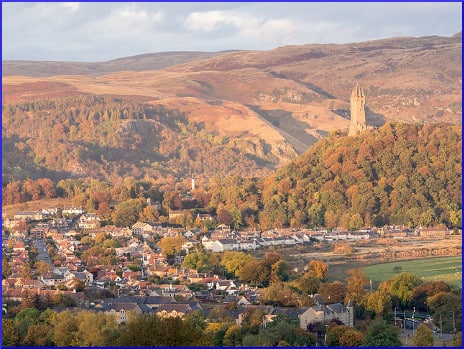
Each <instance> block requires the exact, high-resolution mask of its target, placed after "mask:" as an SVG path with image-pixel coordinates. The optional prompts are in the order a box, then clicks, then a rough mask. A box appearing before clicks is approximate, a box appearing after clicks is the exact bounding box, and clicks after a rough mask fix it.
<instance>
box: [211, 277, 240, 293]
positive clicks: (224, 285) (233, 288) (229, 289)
mask: <svg viewBox="0 0 464 349" xmlns="http://www.w3.org/2000/svg"><path fill="white" fill-rule="evenodd" d="M215 287H216V290H218V291H225V292H226V293H227V294H228V295H232V296H235V295H237V294H238V288H237V285H235V283H234V281H233V280H218V281H216V285H215Z"/></svg>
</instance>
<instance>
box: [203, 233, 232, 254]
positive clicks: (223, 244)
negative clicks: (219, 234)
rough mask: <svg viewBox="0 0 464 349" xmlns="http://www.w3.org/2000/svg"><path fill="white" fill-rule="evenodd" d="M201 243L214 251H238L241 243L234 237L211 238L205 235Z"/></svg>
mask: <svg viewBox="0 0 464 349" xmlns="http://www.w3.org/2000/svg"><path fill="white" fill-rule="evenodd" d="M201 244H202V245H203V247H204V248H205V249H206V250H209V251H213V252H224V251H229V250H235V251H238V250H239V249H240V243H239V242H238V241H235V240H232V239H217V240H210V239H208V238H207V237H206V236H204V237H203V238H202V240H201Z"/></svg>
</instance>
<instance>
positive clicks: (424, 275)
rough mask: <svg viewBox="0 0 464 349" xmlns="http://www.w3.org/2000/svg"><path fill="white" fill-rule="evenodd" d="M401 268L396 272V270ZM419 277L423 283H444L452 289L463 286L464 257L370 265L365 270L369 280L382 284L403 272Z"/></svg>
mask: <svg viewBox="0 0 464 349" xmlns="http://www.w3.org/2000/svg"><path fill="white" fill-rule="evenodd" d="M395 267H398V268H397V269H399V268H401V270H399V271H398V270H397V271H395V270H394V268H395ZM403 271H405V272H408V273H411V274H413V275H416V276H418V277H419V278H421V279H422V280H423V281H444V282H446V283H447V284H449V285H450V286H451V287H461V286H462V256H455V257H434V258H423V259H415V260H410V261H398V262H391V263H382V264H375V265H370V266H368V267H365V268H364V272H365V273H366V275H367V277H368V279H371V280H372V281H374V282H382V281H385V280H388V279H391V278H392V277H394V276H395V275H397V274H398V273H401V272H403Z"/></svg>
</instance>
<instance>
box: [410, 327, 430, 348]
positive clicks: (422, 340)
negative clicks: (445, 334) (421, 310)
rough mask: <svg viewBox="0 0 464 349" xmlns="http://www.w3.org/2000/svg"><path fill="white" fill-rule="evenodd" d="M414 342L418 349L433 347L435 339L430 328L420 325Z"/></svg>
mask: <svg viewBox="0 0 464 349" xmlns="http://www.w3.org/2000/svg"><path fill="white" fill-rule="evenodd" d="M412 342H413V343H414V345H415V346H416V347H433V343H434V339H433V333H432V330H431V329H430V328H428V327H427V326H426V325H424V324H419V326H417V329H416V331H415V333H414V337H412Z"/></svg>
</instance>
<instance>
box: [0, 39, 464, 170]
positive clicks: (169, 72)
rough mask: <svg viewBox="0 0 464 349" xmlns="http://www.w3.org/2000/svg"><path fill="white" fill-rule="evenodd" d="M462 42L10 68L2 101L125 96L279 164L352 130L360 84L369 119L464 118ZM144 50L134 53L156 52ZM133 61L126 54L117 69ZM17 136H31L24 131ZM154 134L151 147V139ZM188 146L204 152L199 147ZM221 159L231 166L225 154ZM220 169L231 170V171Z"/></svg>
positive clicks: (380, 43) (395, 42)
mask: <svg viewBox="0 0 464 349" xmlns="http://www.w3.org/2000/svg"><path fill="white" fill-rule="evenodd" d="M461 39H462V35H460V34H459V33H458V34H456V35H455V36H453V37H439V36H432V37H423V38H388V39H381V40H373V41H369V42H362V43H350V44H307V45H292V46H285V47H279V48H276V49H273V50H269V51H231V52H229V51H226V52H222V53H220V54H219V53H217V54H216V55H215V53H210V54H209V55H210V56H208V57H206V58H201V59H192V57H193V58H198V57H199V56H195V57H194V56H188V55H185V54H184V53H185V52H181V53H180V56H181V58H182V59H187V58H188V57H190V58H188V59H189V60H188V61H183V62H182V63H179V64H174V63H175V62H174V60H171V63H173V64H174V65H169V66H165V67H163V68H162V69H158V70H141V71H134V70H117V71H114V72H111V73H107V74H103V75H99V76H91V75H88V76H87V75H72V74H71V73H72V71H67V73H69V74H71V75H54V76H48V77H27V76H8V75H4V76H3V79H2V87H3V89H2V102H3V108H4V111H5V108H13V109H15V108H20V109H21V108H24V106H23V104H24V103H26V104H27V103H37V102H38V101H43V100H47V99H48V100H52V101H53V100H56V99H60V98H61V99H66V98H74V97H79V96H80V97H82V96H100V97H112V98H119V99H123V100H125V101H128V102H130V104H131V105H133V106H131V108H136V109H137V108H139V109H145V108H148V109H150V108H151V107H154V108H159V109H160V110H164V111H166V112H167V113H168V114H173V113H174V114H176V115H182V116H183V117H185V120H184V119H182V122H183V123H185V125H187V126H188V125H189V124H190V125H196V126H195V127H196V131H195V132H198V134H200V133H201V134H202V135H203V136H202V137H210V139H209V140H208V142H212V143H214V142H218V143H221V142H223V144H222V146H227V147H230V149H229V150H231V149H234V150H233V151H234V152H238V153H241V152H243V153H241V155H240V156H245V157H248V158H249V159H252V161H255V160H258V159H259V160H258V161H257V162H255V164H260V163H261V164H265V166H264V167H263V168H262V170H264V169H265V168H267V169H266V170H272V169H275V168H278V167H280V166H282V165H283V164H285V163H286V162H288V161H290V160H292V159H294V158H295V156H297V155H298V154H301V153H303V152H304V151H305V150H306V149H307V148H308V147H310V146H312V145H313V144H315V143H316V142H317V141H318V140H320V139H323V138H325V137H327V136H328V135H329V134H330V133H331V132H334V131H337V130H347V129H348V127H349V115H350V111H349V108H350V105H349V96H350V93H351V90H352V88H353V86H354V85H355V84H356V83H359V84H360V85H361V86H362V88H363V89H364V92H365V94H366V96H367V97H366V119H367V123H368V125H369V126H374V127H381V126H382V125H384V124H385V123H388V122H403V123H419V124H423V123H426V124H427V123H437V122H440V123H443V122H444V123H451V124H461V116H462V78H461V76H462V66H461V62H462V50H461V49H462V42H461V41H462V40H461ZM200 54H201V53H200ZM211 55H213V56H211ZM134 57H136V58H134ZM134 57H132V58H130V57H129V58H130V59H132V60H134V61H137V60H143V59H145V58H149V57H151V58H150V59H154V58H153V57H155V56H153V55H152V54H148V56H146V55H145V56H144V55H139V56H134ZM137 57H138V58H137ZM160 57H166V56H163V55H162V54H161V55H160V56H158V58H160ZM127 59H128V58H126V59H122V61H118V60H116V65H113V68H114V67H116V66H117V64H118V62H119V63H121V62H126V63H127V62H128V60H127ZM160 59H161V58H160ZM163 59H164V58H163ZM114 61H115V60H113V61H112V62H113V63H112V64H115V63H114ZM133 64H135V65H137V64H138V63H137V62H136V63H133ZM127 67H128V64H126V66H125V68H127ZM138 68H140V69H141V68H142V65H139V66H138ZM79 69H80V68H79ZM18 105H19V107H18ZM98 108H100V107H98ZM98 108H97V109H98ZM90 110H91V108H90ZM43 112H47V111H46V110H45V111H43ZM48 112H51V111H48ZM65 112H66V110H65ZM91 113H93V111H92V110H91ZM91 115H94V114H91ZM16 117H20V116H18V115H16ZM21 117H26V115H25V114H24V115H23V116H21ZM28 117H29V116H28ZM134 117H135V118H138V116H134ZM81 121H82V120H81ZM88 121H91V120H88ZM117 122H118V123H121V124H122V123H123V122H124V120H119V121H117ZM71 124H72V122H70V125H71ZM74 126H75V127H77V128H79V127H81V126H82V125H80V124H75V125H74ZM187 126H186V127H187ZM114 127H115V128H117V125H114ZM15 132H20V131H18V130H8V137H12V136H13V135H14V134H15ZM105 132H109V131H108V130H106V131H105ZM128 132H130V131H128ZM175 132H178V130H177V131H175ZM3 135H5V131H4V132H3ZM206 135H208V136H206ZM16 136H18V137H19V138H21V134H16ZM132 136H133V137H142V140H143V139H144V138H143V137H149V135H145V136H142V135H140V134H135V133H134V134H132ZM184 136H185V137H188V134H187V135H182V134H178V135H176V137H179V140H180V139H181V137H184ZM95 141H96V140H95ZM145 141H146V142H147V144H150V141H149V139H147V140H145ZM193 143H194V142H193ZM193 143H192V144H193ZM239 148H240V149H239ZM187 150H188V151H190V152H193V153H195V149H187ZM146 151H147V150H143V152H146ZM151 151H153V149H151ZM217 151H219V148H217V150H216V151H215V152H213V153H214V154H218V152H217ZM238 153H237V154H238ZM178 155H179V154H178ZM139 160H140V159H139ZM146 160H147V159H146ZM219 163H221V166H226V164H225V163H224V162H223V161H222V160H220V161H219ZM226 167H227V166H226ZM252 167H253V168H255V167H254V165H253V166H252ZM256 169H257V168H255V170H256ZM185 170H186V171H190V170H191V169H190V170H189V169H188V168H185ZM218 171H219V172H220V173H224V168H222V169H219V168H218ZM221 171H222V172H221ZM258 172H259V173H260V171H258ZM258 172H257V173H258ZM251 175H253V174H252V173H251Z"/></svg>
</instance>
